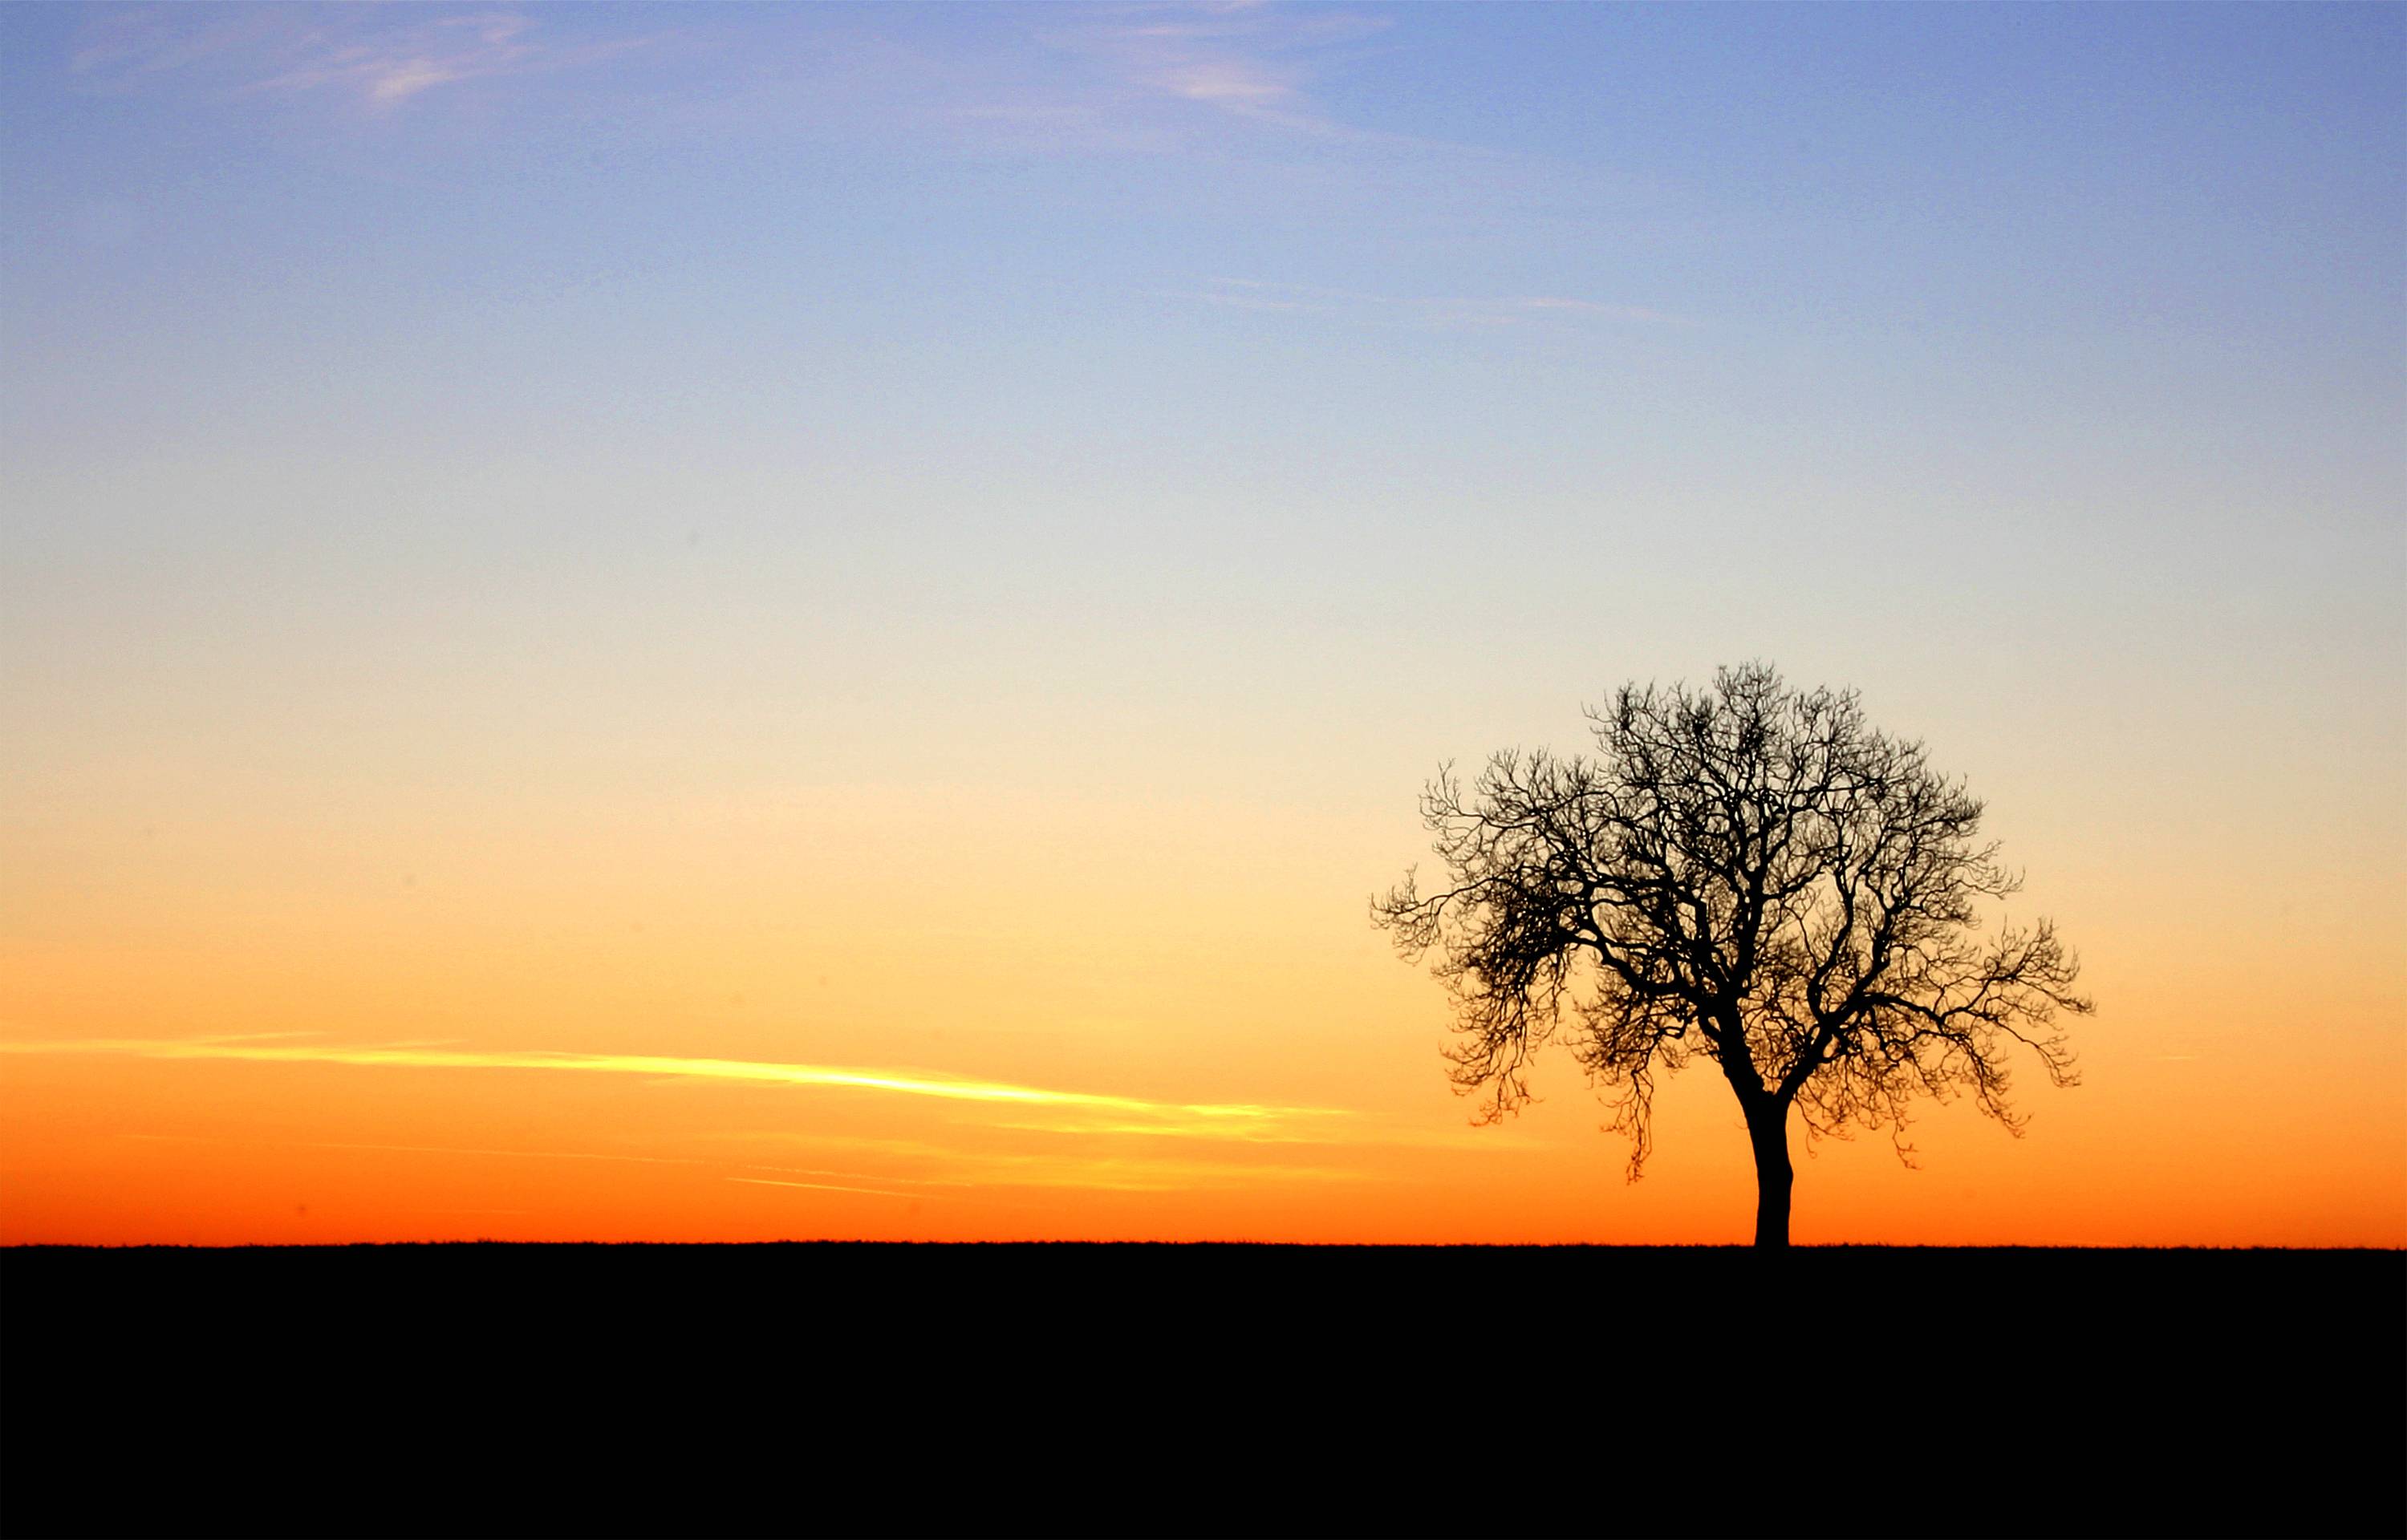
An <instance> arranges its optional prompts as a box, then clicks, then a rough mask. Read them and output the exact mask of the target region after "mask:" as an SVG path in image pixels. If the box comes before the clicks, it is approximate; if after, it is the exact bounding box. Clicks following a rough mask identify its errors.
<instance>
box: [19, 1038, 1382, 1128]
mask: <svg viewBox="0 0 2407 1540" xmlns="http://www.w3.org/2000/svg"><path fill="white" fill-rule="evenodd" d="M0 1053H106V1054H120V1055H126V1056H131V1057H135V1058H146V1059H237V1060H245V1061H249V1062H252V1063H260V1064H340V1065H353V1066H358V1067H367V1068H397V1069H540V1070H556V1071H562V1072H568V1073H578V1074H605V1075H645V1076H649V1077H652V1078H654V1079H681V1080H703V1081H748V1082H753V1083H764V1084H772V1085H792V1086H815V1087H827V1088H830V1089H836V1090H850V1091H868V1092H882V1093H887V1094H890V1095H905V1096H929V1097H934V1098H937V1099H940V1100H945V1101H960V1102H983V1103H992V1104H1001V1105H1006V1106H1013V1107H1049V1108H1079V1109H1088V1110H1090V1111H1095V1112H1107V1113H1113V1114H1119V1115H1122V1116H1124V1117H1126V1118H1129V1119H1132V1120H1134V1121H1135V1122H1136V1123H1139V1124H1143V1125H1146V1126H1149V1127H1151V1128H1153V1129H1156V1130H1175V1131H1178V1132H1181V1133H1185V1134H1188V1135H1190V1136H1196V1137H1228V1138H1247V1137H1255V1136H1256V1135H1257V1134H1258V1133H1259V1132H1260V1131H1261V1130H1262V1129H1264V1128H1268V1127H1274V1126H1275V1125H1277V1124H1279V1123H1284V1122H1287V1121H1289V1120H1294V1119H1326V1118H1343V1117H1346V1116H1348V1115H1349V1114H1347V1113H1346V1111H1344V1110H1343V1109H1337V1108H1327V1107H1276V1106H1267V1105H1261V1104H1257V1103H1251V1102H1245V1103H1203V1102H1169V1101H1149V1100H1147V1099H1145V1098H1143V1097H1139V1096H1116V1095H1103V1094H1100V1093H1096V1092H1090V1091H1058V1090H1051V1089H1048V1088H1047V1087H1043V1086H1034V1085H1019V1084H1015V1083H1013V1082H1010V1081H981V1080H972V1079H969V1078H966V1077H962V1076H955V1075H947V1074H943V1073H940V1072H938V1071H935V1070H921V1069H883V1068H866V1067H853V1066H842V1065H821V1064H783V1063H776V1062H771V1061H762V1060H757V1059H698V1058H679V1057H674V1056H670V1055H667V1054H652V1053H563V1052H557V1051H552V1050H547V1049H530V1050H520V1051H517V1052H510V1051H498V1052H488V1051H482V1050H474V1049H453V1048H427V1047H417V1046H401V1045H395V1044H390V1043H382V1044H356V1045H351V1044H339V1043H306V1044H302V1043H290V1042H263V1041H260V1040H257V1039H255V1038H84V1039H68V1040H63V1041H50V1042H0Z"/></svg>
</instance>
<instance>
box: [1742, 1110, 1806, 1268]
mask: <svg viewBox="0 0 2407 1540" xmlns="http://www.w3.org/2000/svg"><path fill="white" fill-rule="evenodd" d="M1746 1131H1747V1137H1749V1139H1751V1140H1752V1141H1753V1142H1754V1145H1755V1194H1756V1195H1755V1244H1756V1247H1757V1249H1758V1250H1786V1249H1787V1245H1788V1189H1789V1187H1790V1186H1791V1185H1792V1184H1793V1183H1794V1182H1795V1181H1796V1180H1797V1173H1796V1172H1795V1171H1794V1170H1793V1169H1792V1168H1791V1167H1790V1166H1789V1164H1788V1109H1787V1106H1786V1105H1784V1104H1776V1103H1775V1104H1773V1105H1772V1106H1768V1107H1766V1108H1764V1109H1762V1110H1761V1111H1753V1110H1750V1111H1749V1113H1748V1115H1747V1120H1746Z"/></svg>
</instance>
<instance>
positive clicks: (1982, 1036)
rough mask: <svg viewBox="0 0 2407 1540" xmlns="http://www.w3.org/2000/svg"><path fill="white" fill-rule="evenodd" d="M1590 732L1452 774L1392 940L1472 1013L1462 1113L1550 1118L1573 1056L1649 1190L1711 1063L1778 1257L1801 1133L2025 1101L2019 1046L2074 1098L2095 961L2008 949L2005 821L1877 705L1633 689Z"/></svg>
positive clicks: (1843, 696) (1465, 1014)
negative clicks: (1540, 1052) (1746, 1149)
mask: <svg viewBox="0 0 2407 1540" xmlns="http://www.w3.org/2000/svg"><path fill="white" fill-rule="evenodd" d="M1588 719H1589V722H1590V725H1591V728H1592V729H1593V731H1594V734H1595V737H1596V740H1597V744H1598V748H1599V750H1600V753H1599V756H1597V757H1595V758H1585V757H1578V756H1574V757H1571V758H1562V757H1559V756H1555V755H1553V754H1549V753H1547V752H1545V751H1544V750H1539V751H1536V752H1533V753H1523V752H1521V751H1518V750H1506V751H1504V752H1503V753H1500V754H1497V755H1495V756H1492V757H1490V758H1489V760H1488V765H1487V768H1486V769H1485V770H1482V771H1481V772H1480V774H1479V776H1478V779H1477V780H1476V782H1475V783H1474V784H1473V785H1472V786H1471V788H1470V789H1469V791H1468V792H1467V793H1466V791H1465V789H1464V787H1463V786H1462V784H1460V782H1459V781H1457V780H1456V779H1455V776H1454V774H1453V772H1452V770H1451V769H1450V768H1447V769H1442V770H1440V771H1439V774H1438V778H1437V779H1436V780H1435V781H1432V782H1431V783H1430V784H1429V786H1428V788H1427V790H1426V791H1425V793H1424V794H1423V797H1422V814H1423V817H1424V820H1425V822H1426V823H1427V824H1428V826H1429V827H1430V828H1431V831H1432V832H1433V833H1434V834H1435V835H1436V843H1435V845H1434V849H1435V851H1436V853H1437V855H1439V856H1440V857H1441V858H1442V859H1443V860H1444V861H1445V863H1446V869H1447V883H1446V886H1445V887H1444V888H1443V889H1442V890H1439V891H1437V892H1432V893H1429V894H1426V895H1424V894H1423V893H1422V892H1421V891H1420V889H1419V887H1418V885H1417V880H1416V879H1417V873H1413V872H1408V873H1407V874H1406V875H1405V878H1404V881H1403V883H1402V884H1401V885H1399V886H1398V887H1396V888H1395V889H1394V890H1393V891H1392V892H1390V893H1389V895H1388V896H1387V897H1385V898H1382V899H1379V900H1376V901H1375V902H1374V904H1373V916H1374V919H1375V920H1376V922H1377V923H1378V924H1380V925H1383V926H1385V927H1387V928H1388V929H1389V930H1390V931H1392V932H1393V933H1394V936H1395V939H1396V943H1397V946H1398V948H1399V949H1400V950H1401V951H1402V952H1403V954H1404V955H1405V956H1406V957H1407V958H1408V959H1412V960H1416V961H1417V960H1418V959H1419V958H1420V957H1421V956H1423V955H1424V954H1429V953H1432V952H1434V953H1435V954H1437V958H1438V960H1437V963H1436V968H1435V971H1436V973H1437V975H1438V977H1439V978H1441V979H1442V980H1444V981H1445V982H1446V984H1447V986H1448V988H1449V990H1450V992H1451V993H1452V995H1453V996H1454V1003H1455V1007H1456V1029H1457V1032H1458V1034H1459V1036H1460V1041H1459V1042H1458V1043H1457V1044H1456V1045H1455V1046H1453V1047H1452V1048H1450V1049H1449V1050H1448V1051H1447V1056H1448V1057H1449V1058H1450V1059H1451V1060H1452V1061H1453V1064H1454V1080H1455V1083H1456V1085H1457V1088H1458V1089H1460V1090H1461V1091H1464V1092H1476V1091H1481V1090H1483V1089H1484V1090H1486V1091H1487V1092H1488V1094H1489V1096H1490V1100H1489V1102H1488V1107H1487V1109H1486V1110H1485V1116H1486V1117H1487V1118H1488V1119H1490V1120H1492V1119H1494V1118H1498V1117H1502V1116H1503V1114H1505V1113H1507V1112H1510V1111H1513V1110H1516V1109H1518V1108H1519V1107H1520V1106H1521V1105H1522V1104H1523V1103H1524V1102H1526V1101H1527V1100H1529V1097H1530V1091H1529V1086H1528V1082H1527V1081H1526V1079H1525V1071H1526V1068H1527V1066H1528V1064H1529V1062H1530V1057H1531V1053H1532V1052H1533V1051H1534V1050H1536V1049H1537V1048H1538V1047H1540V1046H1541V1045H1543V1044H1544V1043H1545V1042H1547V1041H1548V1040H1549V1039H1559V1040H1561V1041H1563V1042H1564V1043H1565V1044H1566V1045H1567V1046H1568V1047H1569V1048H1570V1049H1571V1051H1572V1053H1573V1055H1574V1057H1575V1058H1576V1059H1577V1061H1578V1062H1579V1063H1580V1065H1581V1066H1582V1067H1585V1068H1586V1070H1587V1071H1588V1078H1589V1080H1590V1081H1591V1082H1592V1083H1594V1084H1596V1085H1597V1086H1598V1087H1599V1088H1600V1090H1601V1092H1602V1094H1603V1095H1605V1099H1606V1100H1607V1102H1608V1105H1610V1106H1611V1107H1612V1108H1613V1109H1614V1121H1613V1123H1612V1127H1613V1128H1614V1129H1615V1130H1617V1131H1618V1132H1622V1133H1626V1134H1628V1135H1629V1136H1630V1138H1631V1158H1630V1177H1631V1180H1637V1178H1638V1175H1639V1172H1640V1169H1641V1168H1642V1167H1643V1166H1644V1165H1645V1160H1646V1156H1647V1154H1648V1152H1649V1151H1650V1150H1651V1149H1652V1148H1653V1137H1652V1133H1651V1131H1650V1127H1649V1118H1650V1113H1651V1110H1652V1106H1653V1099H1654V1093H1655V1083H1656V1077H1657V1075H1658V1074H1659V1073H1660V1072H1663V1071H1667V1070H1676V1069H1678V1068H1680V1067H1682V1066H1683V1065H1685V1064H1686V1063H1688V1059H1689V1058H1690V1056H1691V1055H1692V1054H1696V1053H1702V1054H1703V1055H1704V1056H1705V1057H1706V1058H1708V1059H1710V1060H1712V1061H1713V1062H1714V1063H1715V1064H1716V1065H1718V1066H1719V1067H1720V1068H1721V1072H1722V1075H1723V1077H1724V1078H1725V1079H1726V1080H1727V1081H1729V1082H1730V1089H1731V1090H1732V1091H1733V1092H1734V1093H1736V1094H1737V1096H1738V1102H1739V1108H1740V1109H1741V1111H1742V1112H1744V1113H1745V1119H1746V1127H1747V1134H1748V1137H1749V1140H1750V1142H1751V1143H1752V1144H1753V1146H1754V1151H1755V1166H1756V1180H1757V1190H1758V1204H1757V1209H1756V1224H1755V1243H1756V1245H1758V1246H1759V1247H1781V1246H1786V1245H1787V1244H1788V1211H1789V1190H1790V1186H1791V1183H1792V1181H1793V1180H1794V1173H1793V1171H1792V1170H1791V1168H1790V1166H1789V1160H1788V1134H1787V1130H1788V1119H1789V1114H1790V1112H1791V1111H1792V1110H1793V1111H1795V1112H1796V1113H1797V1114H1798V1116H1799V1117H1800V1119H1801V1120H1802V1123H1803V1124H1804V1127H1805V1130H1806V1137H1807V1138H1808V1139H1809V1140H1810V1139H1812V1138H1815V1137H1819V1136H1822V1135H1825V1134H1842V1135H1844V1133H1846V1132H1847V1131H1848V1130H1849V1129H1850V1128H1851V1127H1854V1126H1861V1127H1865V1128H1875V1129H1877V1128H1887V1130H1889V1133H1890V1137H1891V1139H1892V1142H1893V1143H1895V1145H1896V1147H1897V1150H1898V1153H1899V1155H1900V1157H1901V1159H1905V1160H1906V1161H1907V1163H1908V1164H1909V1165H1911V1164H1912V1160H1911V1155H1912V1147H1911V1146H1909V1145H1907V1144H1906V1143H1905V1141H1904V1137H1903V1129H1904V1126H1905V1123H1906V1110H1907V1104H1908V1103H1909V1102H1910V1101H1911V1100H1912V1099H1913V1098H1914V1097H1915V1096H1916V1095H1931V1096H1934V1097H1938V1098H1942V1099H1944V1098H1946V1097H1948V1096H1950V1095H1956V1094H1958V1093H1959V1092H1969V1093H1970V1094H1971V1095H1972V1097H1973V1102H1974V1103H1975V1105H1977V1106H1978V1107H1979V1109H1981V1110H1982V1111H1983V1112H1984V1113H1987V1115H1988V1116H1990V1117H1991V1118H1994V1119H1996V1120H1997V1121H1998V1122H1999V1123H2001V1124H2002V1125H2004V1126H2005V1128H2006V1129H2007V1130H2008V1131H2009V1132H2010V1133H2017V1134H2018V1133H2020V1131H2021V1120H2020V1118H2019V1117H2018V1116H2017V1114H2015V1112H2014V1110H2013V1109H2011V1108H2009V1106H2008V1105H2007V1102H2006V1092H2007V1088H2008V1072H2007V1067H2006V1065H2005V1062H2004V1061H2005V1058H2006V1055H2007V1053H2008V1052H2009V1050H2010V1049H2011V1048H2012V1046H2013V1045H2015V1044H2017V1043H2018V1044H2021V1045H2022V1046H2023V1047H2025V1048H2027V1049H2029V1050H2030V1051H2031V1052H2032V1053H2034V1054H2036V1056H2037V1058H2038V1061H2039V1064H2040V1067H2041V1068H2042V1069H2043V1070H2044V1071H2045V1073H2046V1074H2047V1077H2048V1079H2049V1080H2050V1081H2053V1082H2054V1083H2055V1084H2057V1085H2059V1086H2068V1085H2072V1084H2073V1083H2075V1077H2074V1074H2073V1069H2072V1054H2071V1053H2070V1052H2069V1051H2068V1050H2067V1048H2066V1046H2065V1042H2064V1038H2063V1037H2062V1036H2061V1035H2060V1034H2058V1033H2055V1032H2052V1031H2050V1030H2049V1024H2050V1022H2051V1021H2052V1020H2053V1019H2054V1017H2055V1016H2056V1014H2057V1012H2058V1011H2059V1010H2064V1011H2071V1012H2074V1013H2079V1014H2086V1013H2087V1012H2088V1011H2089V1010H2090V1009H2091V1005H2090V1002H2089V1001H2088V1000H2087V999H2085V998H2083V997H2081V996H2078V995H2075V994H2073V993H2072V984H2073V981H2074V978H2075V977H2076V975H2077V974H2078V973H2079V971H2080V963H2079V960H2078V959H2077V958H2076V957H2075V956H2074V954H2073V953H2072V950H2071V949H2070V948H2068V947H2067V946H2066V945H2065V944H2064V943H2063V942H2062V941H2061V940H2058V937H2057V934H2056V929H2055V927H2054V925H2051V924H2050V923H2049V922H2048V921H2046V920H2041V921H2039V922H2037V923H2036V924H2035V925H2030V926H2028V927H2017V926H2015V925H2002V926H2001V928H2000V930H1999V931H1998V932H1997V933H1996V934H1995V935H1986V936H1985V929H1986V927H1985V925H1984V910H1985V908H1986V907H1987V903H1988V901H1991V900H1998V899H2002V898H2003V897H2005V896H2006V895H2008V894H2011V893H2013V892H2015V890H2016V889H2017V888H2018V887H2019V886H2020V885H2021V880H2020V878H2019V877H2018V876H2017V875H2016V874H2015V873H2013V872H2011V871H2009V870H2008V869H2006V868H2004V867H2003V866H2001V865H2000V864H1999V862H1998V859H1997V851H1998V847H1997V845H1996V844H1994V843H1981V842H1978V841H1977V835H1978V831H1979V828H1980V823H1981V812H1982V807H1981V803H1980V802H1979V801H1977V800H1975V799H1974V798H1973V797H1971V796H1970V795H1968V794H1967V793H1966V791H1965V789H1964V786H1963V784H1962V783H1961V782H1959V781H1953V780H1949V779H1947V778H1945V777H1944V776H1941V775H1939V774H1937V773H1935V772H1934V771H1932V770H1930V767H1929V766H1928V764H1927V763H1926V762H1925V759H1924V753H1923V748H1922V745H1921V744H1920V743H1916V742H1900V741H1899V740H1897V739H1894V738H1890V737H1888V736H1887V735H1885V734H1883V733H1880V732H1877V731H1874V730H1873V728H1870V727H1868V726H1867V725H1866V724H1865V722H1864V717H1863V713H1862V711H1861V709H1860V708H1859V703H1858V698H1857V696H1856V694H1855V692H1854V691H1852V690H1848V691H1832V690H1830V689H1827V688H1824V689H1816V690H1813V691H1811V692H1801V691H1798V690H1794V689H1791V688H1790V687H1789V686H1787V685H1786V684H1784V683H1783V682H1782V680H1781V678H1780V676H1779V674H1778V673H1777V672H1776V671H1773V669H1772V668H1771V667H1769V666H1768V665H1764V664H1750V665H1747V666H1746V667H1744V668H1738V669H1723V670H1721V671H1718V672H1717V673H1716V675H1715V678H1714V683H1713V685H1712V687H1711V688H1710V689H1696V690H1691V689H1689V688H1688V686H1687V685H1672V686H1671V687H1670V688H1668V689H1665V688H1659V687H1657V686H1655V685H1646V686H1645V687H1644V688H1640V687H1638V686H1636V685H1624V686H1623V687H1622V688H1621V689H1620V690H1619V691H1618V692H1617V694H1616V695H1615V697H1614V699H1613V704H1612V706H1611V708H1610V709H1607V710H1602V711H1599V710H1596V709H1593V708H1591V709H1590V710H1589V711H1588Z"/></svg>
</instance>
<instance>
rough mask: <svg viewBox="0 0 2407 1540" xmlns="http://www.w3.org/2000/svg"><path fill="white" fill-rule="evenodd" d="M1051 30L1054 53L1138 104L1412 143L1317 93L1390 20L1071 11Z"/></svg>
mask: <svg viewBox="0 0 2407 1540" xmlns="http://www.w3.org/2000/svg"><path fill="white" fill-rule="evenodd" d="M1069 14H1071V15H1074V16H1075V17H1077V18H1078V20H1077V21H1075V23H1073V24H1069V25H1056V26H1050V27H1048V28H1047V29H1046V30H1045V31H1044V32H1043V33H1042V34H1041V35H1042V37H1043V39H1044V40H1045V41H1046V42H1047V43H1048V44H1049V45H1051V46H1052V47H1054V48H1056V49H1061V50H1064V51H1066V52H1069V53H1072V54H1075V55H1077V56H1080V57H1083V58H1085V59H1087V60H1089V61H1090V62H1091V63H1092V64H1095V65H1097V66H1099V67H1100V68H1101V69H1102V70H1103V71H1104V73H1105V74H1106V75H1107V76H1108V77H1110V78H1112V79H1113V80H1115V81H1116V82H1117V83H1118V85H1119V86H1121V87H1122V88H1125V89H1126V90H1128V91H1130V92H1133V93H1135V94H1136V95H1137V96H1138V97H1140V98H1142V97H1145V96H1150V97H1152V98H1154V99H1156V100H1158V101H1166V102H1175V103H1189V104H1193V105H1194V106H1198V107H1202V108H1206V109H1209V110H1211V111H1213V112H1216V113H1218V114H1222V115H1225V116H1227V117H1231V118H1236V119H1242V120H1246V121H1248V122H1251V123H1256V124H1260V125H1263V126H1266V127H1270V128H1273V129H1277V130H1282V131H1286V132H1289V133H1292V134H1304V135H1308V136H1311V137H1315V138H1322V139H1333V140H1349V141H1358V142H1399V143H1401V142H1405V141H1404V140H1403V137H1402V136H1399V135H1394V134H1383V133H1380V132H1378V131H1376V130H1372V129H1367V128H1363V127H1360V126H1358V125H1355V124H1350V123H1347V122H1346V121H1344V120H1342V119H1340V118H1339V117H1338V116H1337V115H1336V114H1334V113H1332V111H1331V110H1330V109H1329V108H1328V106H1326V105H1325V104H1324V103H1323V102H1322V101H1321V100H1319V99H1318V97H1317V96H1316V95H1315V93H1314V92H1313V90H1312V86H1313V82H1314V79H1315V77H1316V75H1317V73H1318V70H1319V68H1320V67H1321V66H1322V65H1324V64H1326V63H1328V62H1329V59H1330V58H1331V56H1332V50H1336V49H1342V47H1343V46H1344V45H1346V44H1352V43H1358V42H1360V41H1361V40H1363V39H1365V38H1368V37H1371V36H1374V35H1376V34H1378V33H1380V32H1382V31H1384V30H1386V28H1387V27H1388V25H1389V21H1388V19H1387V18H1385V17H1379V16H1366V15H1361V14H1359V13H1356V12H1350V11H1343V10H1338V9H1335V8H1322V7H1296V8H1285V7H1269V6H1245V7H1229V6H1138V7H1098V8H1094V9H1088V10H1080V11H1073V12H1070V13H1069Z"/></svg>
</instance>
